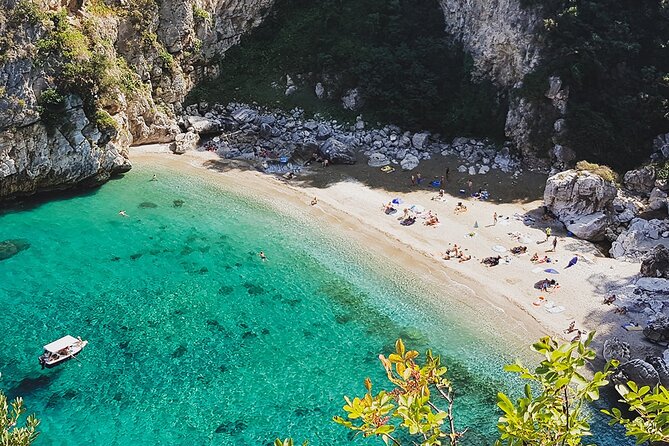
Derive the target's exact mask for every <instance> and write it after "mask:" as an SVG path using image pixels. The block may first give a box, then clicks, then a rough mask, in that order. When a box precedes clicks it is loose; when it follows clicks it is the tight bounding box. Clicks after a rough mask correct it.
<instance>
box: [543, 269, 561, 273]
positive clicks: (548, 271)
mask: <svg viewBox="0 0 669 446" xmlns="http://www.w3.org/2000/svg"><path fill="white" fill-rule="evenodd" d="M544 272H546V273H548V274H560V271H558V270H555V269H553V268H548V269H545V270H544Z"/></svg>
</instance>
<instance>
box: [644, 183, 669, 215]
mask: <svg viewBox="0 0 669 446" xmlns="http://www.w3.org/2000/svg"><path fill="white" fill-rule="evenodd" d="M648 207H649V208H650V209H651V210H652V211H659V210H661V209H666V208H667V193H666V192H665V191H663V190H661V189H659V188H657V187H656V188H654V189H653V190H652V191H651V192H650V197H648Z"/></svg>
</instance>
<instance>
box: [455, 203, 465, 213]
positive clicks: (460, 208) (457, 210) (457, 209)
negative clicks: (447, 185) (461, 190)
mask: <svg viewBox="0 0 669 446" xmlns="http://www.w3.org/2000/svg"><path fill="white" fill-rule="evenodd" d="M454 212H455V213H456V214H462V213H463V212H467V206H465V205H464V204H462V201H460V202H458V205H457V206H455V210H454Z"/></svg>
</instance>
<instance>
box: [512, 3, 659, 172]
mask: <svg viewBox="0 0 669 446" xmlns="http://www.w3.org/2000/svg"><path fill="white" fill-rule="evenodd" d="M523 4H524V5H526V6H528V7H530V6H542V7H543V11H544V13H545V18H546V20H545V24H546V30H545V33H546V37H547V49H546V50H545V52H544V54H545V57H544V59H543V62H542V63H541V65H540V66H539V67H538V68H537V70H536V71H535V72H534V73H531V74H529V75H528V76H526V78H525V80H524V84H525V86H524V94H525V95H526V96H527V97H530V98H532V99H533V100H534V101H535V102H537V103H539V104H542V103H543V104H548V103H549V100H548V99H547V98H546V97H545V96H544V94H545V92H546V91H547V89H548V81H547V79H548V77H549V76H553V75H558V76H560V78H561V79H562V81H563V87H565V88H568V91H569V103H568V106H567V115H566V129H567V131H566V134H565V135H564V136H563V137H562V138H561V140H560V141H559V143H560V144H562V145H565V146H567V147H570V148H572V149H574V150H575V151H576V152H577V155H578V156H579V157H581V158H589V159H592V160H594V161H596V162H602V163H605V164H608V165H611V166H613V167H614V168H616V169H618V170H623V169H628V168H631V167H633V166H635V165H637V164H638V163H639V162H640V161H642V160H643V159H644V158H646V157H647V156H648V154H649V153H650V149H651V141H652V139H653V138H654V137H655V136H656V135H657V134H659V133H665V132H669V46H668V45H667V42H668V41H669V19H668V18H669V2H667V1H666V0H636V1H620V0H578V1H577V0H523ZM548 125H550V123H549V124H548ZM543 142H549V141H547V140H544V141H543ZM537 144H538V145H539V144H542V141H537Z"/></svg>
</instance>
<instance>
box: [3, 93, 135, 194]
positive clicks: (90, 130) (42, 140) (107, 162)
mask: <svg viewBox="0 0 669 446" xmlns="http://www.w3.org/2000/svg"><path fill="white" fill-rule="evenodd" d="M63 114H64V117H65V121H66V122H67V124H66V125H61V126H58V127H57V128H55V129H52V130H50V131H48V130H47V127H46V126H45V125H44V124H42V123H41V122H39V121H38V122H35V123H33V124H30V125H27V126H24V127H20V128H17V129H14V130H12V129H7V130H5V131H2V132H0V197H1V198H11V197H17V196H23V195H30V194H33V193H35V192H37V191H48V190H59V189H65V188H67V187H70V186H71V185H73V184H79V183H85V184H87V185H95V184H99V183H101V182H104V181H106V180H108V179H109V178H110V176H111V175H113V174H115V173H121V172H125V171H128V170H130V163H129V162H128V160H127V159H126V158H125V157H124V151H123V149H121V148H119V147H118V146H117V145H116V144H115V143H113V142H111V141H110V137H109V135H107V134H105V133H102V132H100V130H99V129H98V128H97V127H96V126H95V124H93V123H91V122H90V121H89V120H88V118H87V117H86V114H85V113H84V110H83V105H82V102H81V100H80V99H79V98H78V97H76V96H72V97H70V98H68V100H67V105H66V107H65V109H64V110H63Z"/></svg>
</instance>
